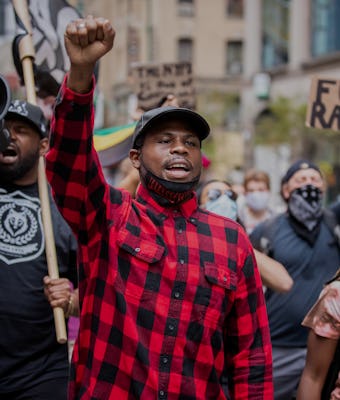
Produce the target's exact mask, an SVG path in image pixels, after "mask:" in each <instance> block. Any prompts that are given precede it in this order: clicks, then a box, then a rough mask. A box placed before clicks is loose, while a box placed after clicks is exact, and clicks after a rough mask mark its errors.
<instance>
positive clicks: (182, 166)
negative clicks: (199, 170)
mask: <svg viewBox="0 0 340 400" xmlns="http://www.w3.org/2000/svg"><path fill="white" fill-rule="evenodd" d="M166 170H168V171H173V170H183V171H189V168H188V166H187V164H184V163H176V164H171V165H169V166H167V167H166Z"/></svg>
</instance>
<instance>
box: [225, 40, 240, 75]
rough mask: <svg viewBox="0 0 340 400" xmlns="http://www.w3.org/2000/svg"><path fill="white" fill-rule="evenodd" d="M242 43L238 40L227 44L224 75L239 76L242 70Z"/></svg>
mask: <svg viewBox="0 0 340 400" xmlns="http://www.w3.org/2000/svg"><path fill="white" fill-rule="evenodd" d="M242 53H243V43H242V41H240V40H235V41H234V40H233V41H229V42H227V45H226V73H227V75H240V74H241V73H242V69H243V63H242V59H243V57H242V56H243V54H242Z"/></svg>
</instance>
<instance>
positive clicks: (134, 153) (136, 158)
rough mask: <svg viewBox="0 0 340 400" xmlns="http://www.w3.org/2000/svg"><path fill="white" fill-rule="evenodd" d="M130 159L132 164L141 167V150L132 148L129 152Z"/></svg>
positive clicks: (137, 167)
mask: <svg viewBox="0 0 340 400" xmlns="http://www.w3.org/2000/svg"><path fill="white" fill-rule="evenodd" d="M129 157H130V160H131V162H132V165H133V166H134V167H135V168H136V169H139V168H140V150H137V149H131V150H130V153H129Z"/></svg>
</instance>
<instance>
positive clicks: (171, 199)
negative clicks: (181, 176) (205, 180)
mask: <svg viewBox="0 0 340 400" xmlns="http://www.w3.org/2000/svg"><path fill="white" fill-rule="evenodd" d="M144 171H145V172H144ZM142 178H143V180H144V183H145V186H146V188H147V189H148V190H149V191H150V192H151V196H152V197H154V199H155V200H156V201H157V202H158V203H159V204H160V205H162V206H167V207H169V206H175V205H178V204H181V203H183V202H184V201H186V200H189V199H190V198H191V197H192V196H193V190H194V189H195V187H196V186H197V184H198V182H199V179H200V176H198V177H196V178H195V179H194V180H193V181H190V182H185V183H179V182H171V181H167V180H166V179H162V178H159V177H158V176H156V175H154V174H153V173H152V172H150V171H148V170H147V169H146V168H145V167H144V168H143V173H142Z"/></svg>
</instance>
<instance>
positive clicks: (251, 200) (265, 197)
mask: <svg viewBox="0 0 340 400" xmlns="http://www.w3.org/2000/svg"><path fill="white" fill-rule="evenodd" d="M269 198H270V192H269V191H265V192H263V191H262V192H260V191H255V192H250V193H247V194H246V195H245V200H246V204H247V206H248V207H249V208H250V209H251V210H254V211H263V210H265V209H266V208H268V204H269Z"/></svg>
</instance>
